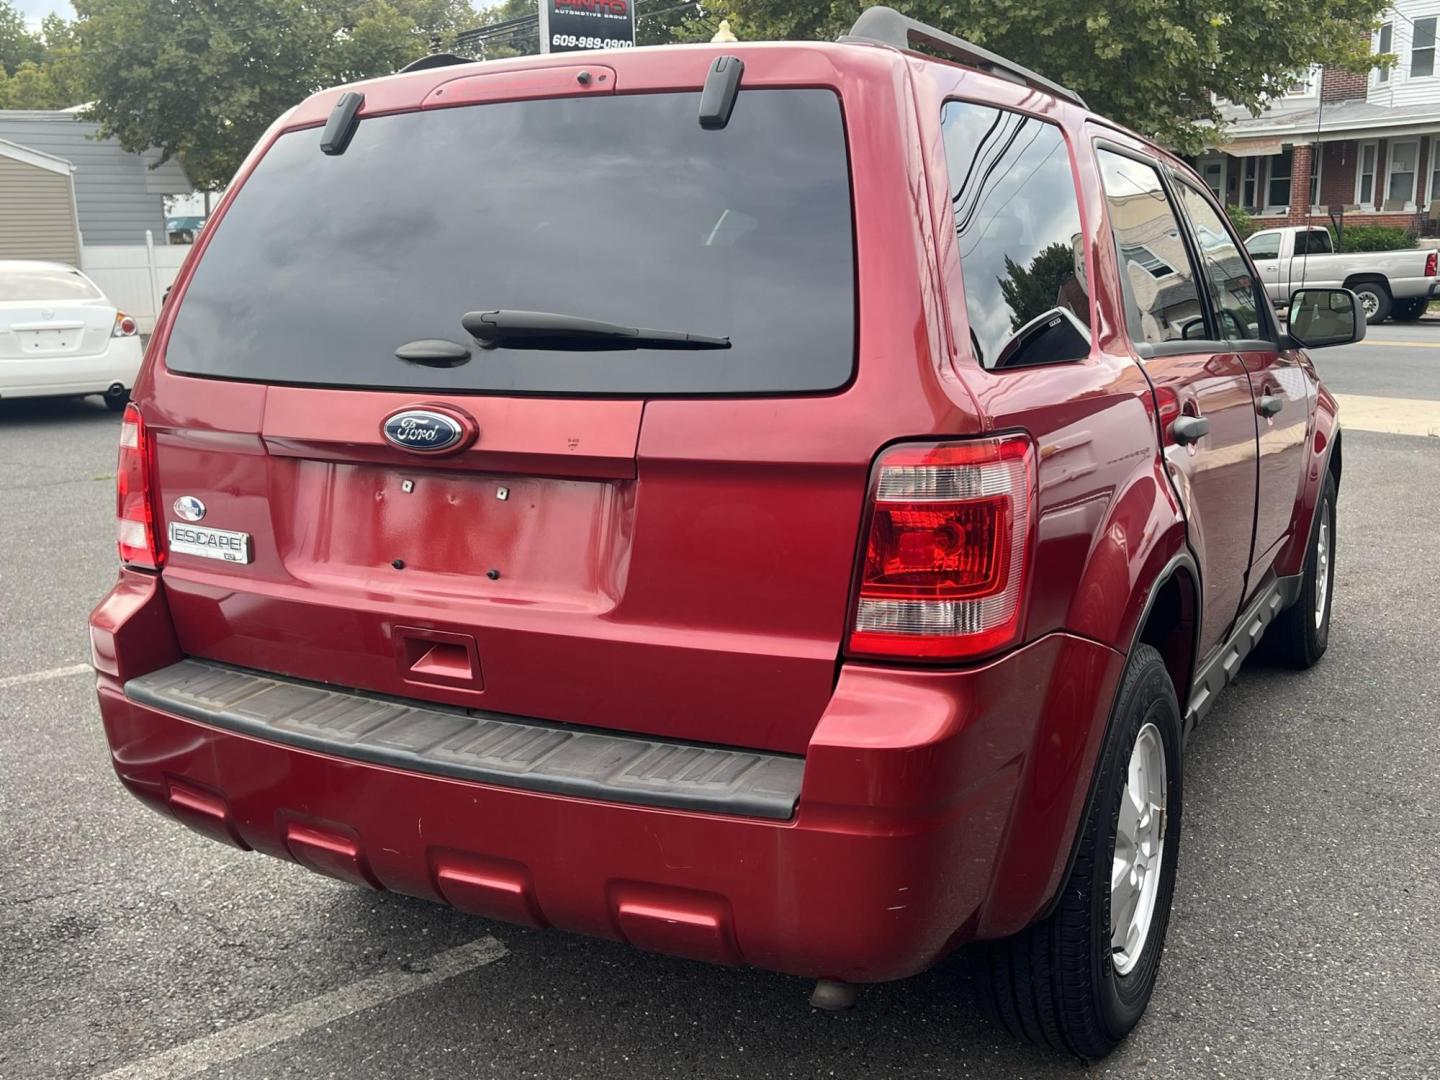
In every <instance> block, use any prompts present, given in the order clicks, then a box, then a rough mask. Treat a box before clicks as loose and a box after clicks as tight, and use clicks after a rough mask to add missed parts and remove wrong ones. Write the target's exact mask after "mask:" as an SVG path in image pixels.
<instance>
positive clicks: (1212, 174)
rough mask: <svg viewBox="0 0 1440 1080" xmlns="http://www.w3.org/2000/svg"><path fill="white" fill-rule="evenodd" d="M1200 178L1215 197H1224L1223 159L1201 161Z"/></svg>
mask: <svg viewBox="0 0 1440 1080" xmlns="http://www.w3.org/2000/svg"><path fill="white" fill-rule="evenodd" d="M1200 178H1201V179H1202V180H1204V181H1205V186H1206V187H1208V188H1209V189H1210V190H1211V191H1212V192H1213V193H1214V195H1215V197H1216V198H1217V199H1223V198H1225V159H1224V158H1220V159H1219V160H1211V161H1202V162H1201V163H1200Z"/></svg>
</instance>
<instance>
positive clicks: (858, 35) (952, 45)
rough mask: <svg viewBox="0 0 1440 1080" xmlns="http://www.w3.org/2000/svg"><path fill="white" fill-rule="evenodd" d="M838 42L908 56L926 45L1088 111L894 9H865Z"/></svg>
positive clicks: (1020, 70) (1050, 86) (1008, 63)
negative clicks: (891, 48)
mask: <svg viewBox="0 0 1440 1080" xmlns="http://www.w3.org/2000/svg"><path fill="white" fill-rule="evenodd" d="M840 40H841V41H856V42H861V41H863V42H869V43H871V44H876V45H893V46H895V48H897V49H905V50H907V51H911V52H913V51H916V50H915V46H916V45H926V46H929V47H930V48H931V49H933V50H934V51H935V52H937V53H939V54H940V55H942V56H944V57H947V58H948V59H951V60H959V61H960V62H961V63H962V64H969V65H970V66H971V67H977V68H979V69H980V70H981V71H984V72H986V73H988V74H990V75H996V76H998V77H1000V78H1002V79H1009V80H1010V81H1011V82H1018V83H1021V84H1022V85H1024V86H1030V87H1034V88H1035V89H1037V90H1044V91H1045V92H1046V93H1050V94H1054V95H1055V96H1056V97H1062V98H1064V99H1065V100H1067V101H1073V102H1074V103H1075V104H1076V105H1079V106H1080V107H1081V108H1082V109H1088V108H1089V106H1088V105H1086V104H1085V99H1084V98H1082V97H1081V96H1080V95H1079V94H1077V93H1076V92H1075V91H1074V90H1071V89H1069V88H1068V87H1064V86H1061V85H1060V84H1059V83H1057V82H1051V81H1050V80H1049V79H1047V78H1045V76H1043V75H1038V74H1036V73H1035V72H1033V71H1031V70H1030V69H1029V68H1026V67H1021V66H1020V65H1019V64H1017V63H1015V62H1014V61H1013V60H1006V59H1005V57H1003V56H999V55H997V54H995V53H993V52H991V51H990V50H989V49H982V48H981V47H980V46H979V45H976V44H973V43H972V42H969V41H966V40H965V39H964V38H958V37H956V36H955V35H954V34H947V33H945V31H944V30H937V29H935V27H933V26H929V25H927V24H926V23H923V22H920V21H919V20H918V19H912V18H910V17H909V16H908V15H902V14H900V12H898V11H896V10H895V9H894V8H890V7H883V6H882V7H872V8H866V9H865V10H864V11H862V12H861V13H860V17H859V18H858V19H856V20H855V25H854V26H852V27H851V28H850V33H848V34H846V35H845V36H844V37H842V38H841V39H840Z"/></svg>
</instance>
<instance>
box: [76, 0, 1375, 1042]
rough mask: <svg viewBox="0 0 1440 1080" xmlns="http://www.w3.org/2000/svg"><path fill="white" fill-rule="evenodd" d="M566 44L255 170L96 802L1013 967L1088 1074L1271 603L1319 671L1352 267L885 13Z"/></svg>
mask: <svg viewBox="0 0 1440 1080" xmlns="http://www.w3.org/2000/svg"><path fill="white" fill-rule="evenodd" d="M920 39H923V40H925V41H926V42H928V44H929V45H930V46H931V47H933V48H936V49H938V50H939V51H941V52H943V53H945V54H947V55H946V58H943V59H931V58H926V57H922V56H920V55H919V54H918V53H916V52H914V51H913V50H912V49H911V48H910V46H911V45H912V44H913V43H914V42H915V41H916V40H920ZM583 59H584V60H585V62H584V63H577V62H576V60H577V58H576V57H574V56H569V57H560V56H556V57H548V58H527V59H519V60H514V61H504V62H498V63H486V64H478V65H472V64H462V65H456V66H441V67H430V68H427V69H425V70H420V71H415V72H411V73H405V74H401V75H398V76H394V77H391V78H386V79H380V80H375V81H372V82H369V83H364V84H359V85H357V86H354V87H349V88H344V89H342V90H332V91H325V92H322V93H319V94H317V95H315V96H314V97H312V98H310V99H309V100H307V101H306V102H304V103H303V104H301V105H299V106H297V107H296V108H295V109H294V110H292V111H291V112H290V113H289V114H287V115H286V116H285V117H282V118H281V119H280V120H279V121H277V123H276V124H275V126H274V128H273V129H272V131H271V132H270V133H269V134H268V135H267V136H266V137H265V139H264V140H262V142H261V144H260V145H259V146H258V147H257V148H256V150H255V152H254V154H253V155H252V156H251V159H250V160H249V161H248V162H247V163H246V165H245V166H244V168H242V170H241V173H240V175H239V176H238V177H237V179H236V182H235V183H234V184H233V185H232V188H231V191H230V193H229V194H228V195H227V196H226V198H225V200H224V201H223V202H222V204H221V206H220V207H219V208H218V210H217V211H216V213H215V215H214V217H213V219H212V222H211V223H210V224H209V225H208V226H207V228H206V230H205V233H204V234H203V235H202V236H201V237H200V238H199V240H198V242H197V244H196V249H195V251H194V252H193V253H192V256H191V258H190V260H189V262H188V263H187V265H186V267H185V268H184V270H183V271H182V272H181V275H180V277H179V279H178V280H177V282H176V285H175V289H174V292H173V294H172V297H171V299H170V301H169V303H168V305H167V308H166V311H165V313H164V315H163V317H162V319H161V320H160V324H159V326H158V327H157V331H156V335H155V338H154V340H153V341H152V342H151V345H150V349H149V353H148V356H147V359H146V364H145V368H144V371H143V373H142V376H141V379H140V382H139V385H138V386H137V390H136V394H135V402H134V405H133V407H132V408H131V409H130V411H129V412H128V413H127V415H126V422H125V425H124V429H123V434H122V440H121V443H122V449H121V464H120V469H119V502H118V511H117V514H118V529H119V534H120V553H121V559H122V562H123V564H124V565H123V567H122V570H121V573H120V580H119V582H118V584H117V585H116V587H115V588H114V590H113V591H112V592H111V593H110V594H109V596H107V597H106V598H105V599H104V600H103V601H102V602H101V604H100V605H99V606H98V607H97V608H96V610H95V612H94V615H93V616H92V620H91V637H92V644H93V651H94V660H95V666H96V669H97V673H98V679H99V693H100V701H101V711H102V715H103V717H104V722H105V726H106V731H107V735H108V738H109V741H110V745H111V748H112V752H113V756H114V763H115V769H116V771H117V773H118V775H119V777H120V779H121V780H122V781H123V783H124V784H125V785H126V786H127V787H128V788H129V789H130V790H131V791H132V792H134V793H135V794H136V795H137V796H139V797H140V798H141V799H143V800H144V801H145V802H147V803H148V804H149V805H151V806H153V807H155V808H156V809H158V810H160V811H162V812H164V813H166V814H169V815H172V816H174V817H175V818H177V819H178V820H180V821H182V822H184V823H185V824H187V825H189V826H190V827H192V828H194V829H197V830H199V831H201V832H203V833H205V834H207V835H209V836H211V837H214V838H215V839H217V840H221V841H223V842H226V843H229V844H233V845H236V846H238V847H241V848H247V849H255V850H258V851H261V852H265V853H267V854H271V855H275V856H279V857H282V858H287V859H292V860H294V861H296V862H299V863H302V864H304V865H306V866H308V867H310V868H311V869H314V870H317V871H320V872H322V873H327V874H330V875H333V876H336V877H339V878H342V879H344V880H348V881H351V882H354V883H355V884H358V885H362V886H365V887H368V888H376V889H379V888H384V889H393V890H397V891H401V892H406V893H409V894H413V895H416V896H422V897H427V898H431V899H435V900H440V901H444V902H447V903H450V904H453V905H455V906H456V907H458V908H461V909H464V910H466V911H471V912H474V913H477V914H480V915H483V916H487V917H492V918H497V919H504V920H509V921H513V922H518V923H522V924H526V925H530V926H554V927H559V928H564V929H569V930H575V931H580V932H584V933H590V934H596V935H601V936H605V937H612V938H619V939H623V940H625V941H628V942H630V943H632V944H634V945H636V946H639V947H641V948H647V949H654V950H659V951H662V952H667V953H672V954H677V955H683V956H691V957H698V958H703V959H707V960H711V961H714V962H718V963H729V964H752V965H756V966H760V967H766V968H771V969H775V970H778V971H783V972H790V973H793V974H796V975H802V976H808V977H812V978H816V979H822V980H827V981H829V982H828V983H827V985H831V986H833V984H834V983H835V982H837V981H846V982H863V981H876V980H884V979H895V978H901V977H904V976H907V975H910V974H913V973H916V972H918V971H921V970H923V969H925V968H926V967H928V966H929V965H931V964H933V963H934V962H935V961H936V960H937V959H939V958H940V957H942V956H943V955H945V954H946V953H947V952H949V951H950V950H953V949H954V948H956V947H957V946H960V945H963V944H966V943H969V942H982V943H986V949H987V951H986V955H987V958H988V961H987V962H988V964H989V970H990V971H991V975H992V978H991V983H992V988H993V990H994V994H993V997H992V1004H993V1006H994V1008H995V1010H996V1014H997V1016H998V1017H999V1019H1000V1020H1001V1021H1002V1022H1004V1023H1005V1024H1007V1025H1008V1026H1010V1027H1011V1028H1013V1029H1015V1030H1016V1031H1019V1032H1021V1033H1023V1034H1027V1035H1029V1036H1030V1037H1033V1038H1036V1039H1038V1040H1040V1041H1042V1042H1044V1043H1047V1044H1049V1045H1053V1046H1056V1047H1059V1048H1063V1049H1068V1050H1070V1051H1072V1052H1074V1053H1078V1054H1080V1055H1082V1056H1087V1057H1097V1056H1099V1055H1101V1054H1103V1053H1105V1052H1106V1051H1107V1050H1108V1049H1109V1048H1110V1047H1111V1046H1113V1045H1114V1044H1115V1042H1116V1041H1117V1040H1118V1039H1120V1038H1122V1037H1123V1036H1124V1034H1125V1033H1126V1032H1127V1031H1128V1030H1129V1029H1130V1028H1131V1027H1132V1026H1133V1025H1134V1024H1135V1023H1136V1022H1137V1020H1138V1019H1139V1017H1140V1015H1141V1013H1142V1012H1143V1010H1144V1007H1145V1004H1146V1002H1147V1001H1148V998H1149V995H1150V991H1151V988H1152V987H1153V985H1154V980H1155V974H1156V969H1157V965H1158V961H1159V956H1160V952H1161V948H1162V946H1163V939H1164V934H1165V927H1166V922H1167V920H1168V914H1169V906H1170V894H1171V890H1172V888H1173V885H1174V873H1175V866H1176V858H1177V855H1178V840H1179V823H1180V798H1181V765H1182V757H1181V741H1182V734H1183V732H1184V731H1185V730H1188V728H1189V727H1190V726H1191V725H1193V724H1194V723H1195V722H1196V721H1197V720H1198V719H1199V718H1200V717H1201V716H1203V714H1204V713H1205V711H1207V710H1208V708H1209V707H1210V705H1211V703H1212V702H1213V699H1214V696H1215V694H1216V693H1218V691H1219V690H1220V689H1221V688H1222V687H1223V686H1224V684H1225V682H1226V681H1228V679H1229V678H1230V677H1232V676H1233V673H1234V670H1235V668H1236V667H1238V665H1239V662H1240V661H1241V660H1242V659H1243V658H1244V656H1245V654H1246V653H1247V652H1248V651H1249V650H1250V648H1251V647H1252V646H1253V644H1254V643H1255V641H1257V640H1258V639H1259V637H1260V635H1261V632H1262V631H1265V629H1266V627H1267V626H1268V627H1269V631H1268V637H1267V642H1268V645H1269V647H1271V648H1272V649H1274V650H1275V651H1276V652H1277V653H1279V654H1282V655H1283V656H1285V657H1286V658H1288V659H1290V660H1292V661H1294V662H1296V663H1298V664H1301V665H1304V664H1308V663H1313V662H1314V660H1316V659H1318V657H1319V655H1320V653H1322V652H1323V651H1324V648H1325V642H1326V637H1327V635H1328V625H1329V604H1330V596H1331V594H1332V592H1333V590H1331V589H1330V580H1331V579H1330V571H1329V567H1330V566H1331V565H1332V562H1331V560H1332V554H1331V553H1332V552H1333V543H1334V502H1335V494H1336V485H1337V484H1338V480H1339V462H1340V458H1339V453H1338V447H1339V431H1338V428H1337V427H1336V424H1335V414H1334V403H1333V400H1331V399H1330V398H1329V396H1328V395H1327V394H1326V393H1325V392H1324V391H1323V389H1321V388H1320V387H1319V385H1318V383H1317V382H1316V380H1315V377H1314V371H1313V368H1311V366H1310V364H1309V361H1308V359H1307V358H1306V357H1305V355H1304V353H1303V352H1302V351H1301V349H1300V337H1301V336H1306V339H1307V340H1309V341H1311V343H1312V344H1325V343H1329V342H1338V341H1341V340H1348V339H1349V338H1350V337H1353V336H1354V334H1355V333H1356V330H1355V307H1354V304H1353V297H1352V296H1350V294H1347V293H1343V292H1339V291H1332V292H1325V291H1316V290H1310V291H1308V292H1304V293H1301V294H1299V295H1298V296H1297V297H1296V299H1295V308H1294V310H1293V311H1292V315H1291V333H1290V334H1285V333H1281V332H1280V331H1279V330H1278V328H1277V327H1276V325H1275V321H1274V317H1273V314H1272V313H1271V311H1270V309H1269V307H1268V304H1267V303H1266V301H1265V299H1264V295H1263V292H1262V291H1260V289H1259V287H1258V285H1257V284H1256V283H1255V282H1254V280H1253V273H1252V270H1251V267H1250V264H1249V263H1248V261H1247V259H1246V257H1245V255H1244V253H1243V250H1242V249H1241V248H1240V247H1239V245H1238V244H1237V242H1236V241H1235V239H1234V237H1233V234H1231V233H1230V232H1229V228H1228V225H1227V224H1226V223H1225V222H1224V221H1223V216H1222V215H1220V214H1219V213H1218V211H1217V210H1216V208H1215V207H1214V206H1213V205H1212V204H1211V203H1210V202H1209V200H1208V197H1207V196H1206V195H1205V194H1204V193H1203V190H1201V189H1198V188H1195V187H1194V186H1193V185H1194V184H1195V180H1194V178H1193V176H1192V175H1191V174H1190V173H1189V172H1188V170H1187V169H1186V168H1185V167H1184V166H1183V165H1182V164H1181V163H1179V162H1178V161H1176V160H1175V159H1173V158H1171V157H1170V156H1169V155H1168V154H1165V153H1164V152H1163V151H1161V150H1158V149H1156V148H1155V147H1153V146H1150V145H1149V144H1146V143H1144V142H1143V141H1142V140H1140V139H1138V138H1137V137H1135V136H1133V135H1131V134H1129V133H1127V132H1125V131H1123V130H1121V129H1119V128H1116V127H1113V126H1111V125H1109V124H1107V123H1105V122H1104V121H1102V120H1100V119H1098V118H1096V117H1094V116H1093V115H1092V114H1090V113H1088V112H1087V111H1086V110H1085V109H1084V107H1083V103H1081V102H1080V101H1079V99H1078V98H1076V97H1075V96H1074V95H1073V94H1071V93H1069V92H1068V91H1066V90H1064V89H1063V88H1060V87H1056V86H1054V85H1052V84H1049V83H1047V82H1045V80H1043V79H1041V78H1040V77H1039V76H1036V75H1034V74H1033V73H1030V72H1026V71H1024V70H1023V69H1017V68H1015V67H1014V66H1013V65H1009V64H1007V63H1006V62H1005V61H1002V60H1000V59H999V58H996V57H991V56H989V55H988V54H985V53H983V51H982V50H978V49H975V48H974V47H973V46H968V45H966V44H965V43H963V42H960V41H959V40H958V39H952V38H949V37H948V36H946V35H943V34H941V33H939V32H938V31H933V30H930V29H929V28H925V27H920V26H919V24H914V23H911V22H909V21H908V20H905V19H903V18H902V17H901V16H898V15H896V14H895V13H894V12H891V11H889V10H888V9H884V8H874V9H870V10H869V11H867V12H866V14H865V15H864V16H863V17H862V19H861V21H860V22H859V23H858V24H857V27H856V32H855V35H854V37H853V38H852V39H849V40H847V41H846V42H845V43H841V44H784V45H779V44H775V45H732V46H725V47H723V48H720V47H685V48H679V47H676V48H664V49H638V50H625V51H623V52H614V53H597V54H594V55H593V56H589V57H585V58H583ZM980 68H984V69H986V70H978V69H980ZM997 72H998V73H999V74H998V75H997V74H996V73H997ZM1000 76H1004V77H1000ZM1082 178H1083V180H1082ZM1272 431H1273V432H1275V433H1276V434H1275V435H1274V436H1273V437H1264V438H1262V436H1268V433H1270V432H1272ZM1257 499H1258V501H1259V503H1260V504H1261V505H1262V512H1261V513H1259V514H1258V515H1257V513H1256V507H1257ZM1047 970H1048V971H1051V972H1052V973H1053V978H1052V979H1050V980H1048V981H1042V982H1040V983H1038V984H1037V985H1036V986H1035V989H1034V991H1033V992H1031V991H1030V990H1029V989H1027V990H1026V992H1024V993H1020V994H1017V993H1016V992H1015V986H1016V985H1017V980H1024V979H1027V978H1029V977H1030V973H1034V972H1043V971H1047Z"/></svg>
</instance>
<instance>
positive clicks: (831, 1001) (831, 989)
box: [810, 979, 857, 1012]
mask: <svg viewBox="0 0 1440 1080" xmlns="http://www.w3.org/2000/svg"><path fill="white" fill-rule="evenodd" d="M856 996H857V994H856V989H855V984H854V983H848V982H841V981H840V980H839V979H817V980H816V981H815V989H814V990H812V991H811V993H810V1004H811V1005H812V1006H813V1007H815V1008H817V1009H824V1010H825V1011H826V1012H844V1011H845V1010H846V1009H853V1008H854V1007H855V998H856Z"/></svg>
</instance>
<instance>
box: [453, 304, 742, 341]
mask: <svg viewBox="0 0 1440 1080" xmlns="http://www.w3.org/2000/svg"><path fill="white" fill-rule="evenodd" d="M460 322H461V325H463V326H464V327H465V329H466V330H467V331H469V333H470V336H471V337H473V338H474V339H475V340H476V341H478V342H479V343H480V345H481V346H482V347H483V348H486V349H493V348H495V347H496V346H498V345H501V344H504V345H507V346H509V347H510V348H512V349H574V350H585V349H728V348H730V339H729V338H728V337H707V336H705V335H704V334H685V333H681V332H679V331H676V330H646V329H644V328H643V327H639V326H621V325H619V324H618V323H608V322H600V321H598V320H596V319H581V318H578V317H576V316H574V315H561V314H558V313H556V312H553V311H508V310H500V311H471V312H467V313H466V314H465V317H464V318H462V319H461V320H460Z"/></svg>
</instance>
